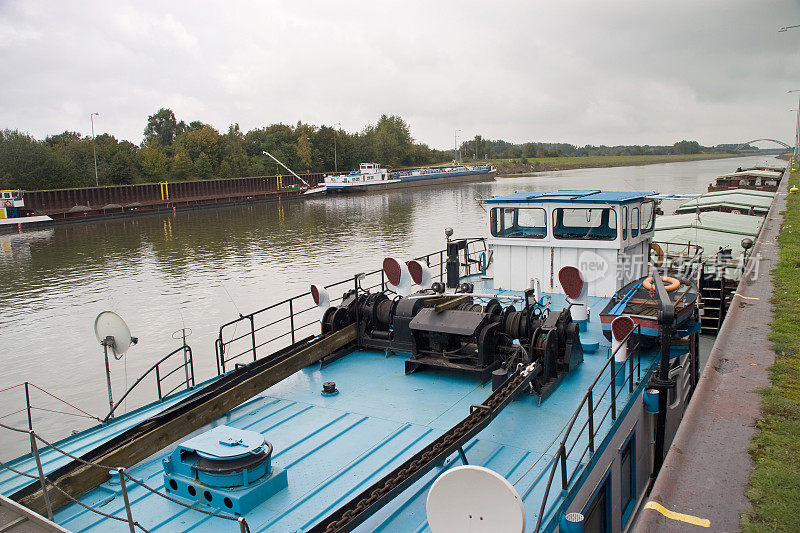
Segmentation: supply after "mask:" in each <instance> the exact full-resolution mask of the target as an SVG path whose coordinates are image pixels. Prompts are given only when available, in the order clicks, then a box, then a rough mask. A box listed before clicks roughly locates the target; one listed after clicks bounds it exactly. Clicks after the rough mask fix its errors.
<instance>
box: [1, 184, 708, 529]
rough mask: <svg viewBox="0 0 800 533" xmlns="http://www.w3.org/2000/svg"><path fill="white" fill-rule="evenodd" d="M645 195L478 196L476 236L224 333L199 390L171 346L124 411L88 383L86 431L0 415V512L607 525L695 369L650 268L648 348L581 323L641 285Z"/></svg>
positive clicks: (112, 333) (140, 519) (621, 519)
mask: <svg viewBox="0 0 800 533" xmlns="http://www.w3.org/2000/svg"><path fill="white" fill-rule="evenodd" d="M650 195H651V193H647V192H640V193H637V192H602V191H558V192H550V193H543V192H536V193H515V194H513V195H509V196H504V197H495V198H491V199H489V200H487V201H486V204H487V207H488V209H489V215H488V217H487V221H486V223H487V225H488V226H489V229H490V234H491V237H489V238H454V237H453V235H454V232H453V230H452V229H450V228H447V229H445V235H446V246H445V248H444V249H442V250H440V251H436V252H433V253H430V254H428V255H425V256H422V257H417V258H415V259H411V260H408V261H406V260H403V259H396V258H384V260H383V264H382V268H381V269H380V270H373V271H368V272H364V273H359V274H355V275H353V276H352V277H350V278H348V279H345V280H342V281H340V282H337V283H332V284H329V285H326V286H322V285H320V284H312V285H311V289H310V290H309V291H307V292H305V293H303V294H301V295H298V296H296V297H293V298H290V299H287V300H284V301H281V302H276V303H274V304H272V305H269V306H267V307H265V308H263V309H261V310H257V311H254V312H252V313H249V314H247V315H239V316H238V317H234V318H233V319H232V320H231V321H230V322H227V323H225V324H223V325H222V326H220V328H219V335H218V338H217V340H216V342H215V349H214V352H215V354H216V362H217V371H218V376H216V377H214V378H212V379H210V380H208V381H205V382H202V383H195V379H194V371H193V369H194V366H193V362H192V351H191V348H189V347H188V346H187V345H185V344H184V346H182V347H180V348H178V349H177V350H175V351H174V352H172V353H171V354H168V355H167V356H165V357H163V358H161V359H159V361H158V362H157V363H155V364H154V365H153V367H152V368H151V369H150V372H148V373H147V374H145V375H144V376H142V378H140V380H138V381H137V382H136V383H135V384H134V385H133V386H132V387H131V389H129V391H130V390H132V389H133V388H134V387H136V386H137V385H138V384H139V383H142V382H143V380H147V381H149V382H151V383H152V382H155V384H156V387H155V388H156V390H157V391H158V401H157V402H154V403H152V404H149V405H145V406H143V407H141V408H140V409H137V410H135V411H132V412H130V413H128V414H125V415H116V414H115V409H116V406H118V405H120V403H121V402H122V400H123V399H124V398H125V397H126V395H127V394H128V392H129V391H126V392H125V393H124V394H123V395H122V396H120V397H119V399H118V400H117V401H116V402H115V401H114V399H113V398H112V393H111V388H110V387H109V404H110V407H109V409H110V410H109V412H108V414H107V415H105V416H104V417H102V418H101V419H100V420H101V423H100V424H98V425H97V426H95V427H93V428H90V429H88V430H85V431H82V432H78V433H76V434H74V435H71V436H68V437H66V438H64V439H62V440H59V441H57V442H49V441H46V440H44V439H43V438H42V437H41V435H40V434H39V433H38V432H37V428H36V427H35V426H34V424H33V422H32V421H31V419H30V418H28V419H27V424H26V423H25V418H24V415H22V422H21V427H19V426H16V427H15V425H13V424H12V423H11V420H13V419H9V418H7V417H4V420H3V422H2V423H0V431H2V432H3V435H4V437H5V438H10V436H11V435H18V436H19V437H21V438H22V439H24V441H25V442H27V444H28V445H29V448H30V453H27V454H24V455H22V456H20V457H18V458H16V459H13V460H10V461H4V462H2V463H0V494H1V495H2V497H3V498H6V500H5V501H4V502H3V507H4V508H9V509H13V510H14V512H16V513H17V514H18V515H20V516H22V515H24V514H25V513H32V512H35V513H38V514H39V515H43V516H38V517H35V518H36V520H37V525H39V527H41V528H42V529H43V530H44V531H64V529H65V528H66V529H67V530H72V531H103V532H106V531H131V532H133V531H136V530H142V531H149V530H152V529H158V530H160V531H187V530H193V531H210V532H220V531H240V532H248V531H250V532H256V531H309V532H328V533H332V532H344V531H365V532H366V531H428V530H430V531H433V532H434V533H440V532H448V531H468V530H480V531H514V532H520V533H522V532H539V531H548V532H549V531H560V532H562V533H566V532H570V531H576V530H584V529H585V530H588V531H593V530H595V529H593V528H594V527H595V526H597V525H601V526H602V525H604V524H605V525H606V526H607V530H608V531H613V532H621V531H624V530H627V529H628V528H629V527H631V525H632V524H633V523H634V522H635V520H636V514H637V510H638V509H639V508H640V506H641V503H642V501H643V499H644V497H645V495H646V494H647V491H648V487H649V482H650V480H651V478H652V477H653V476H654V475H655V474H657V472H658V470H659V468H660V465H661V463H662V460H663V458H664V455H665V452H666V450H667V448H668V447H669V445H670V442H671V441H672V438H673V435H674V434H675V431H676V430H677V428H678V426H679V424H680V421H681V418H682V415H683V412H684V410H685V409H686V407H687V405H688V404H689V401H690V399H691V397H692V393H693V390H694V386H695V384H696V378H697V374H698V371H699V368H698V365H699V362H698V342H697V335H698V331H699V324H697V322H696V315H693V316H691V317H690V318H689V319H688V320H687V321H683V322H682V323H681V324H678V322H677V319H676V309H675V305H674V302H673V300H672V299H671V298H670V296H669V295H668V293H667V290H666V288H665V286H664V284H663V283H662V281H661V277H660V276H659V275H656V276H655V278H654V281H653V291H654V292H653V296H652V299H653V306H654V307H655V308H656V309H657V310H658V313H657V314H658V326H659V330H660V333H661V334H660V336H659V338H658V340H657V342H655V344H653V343H644V342H641V341H642V339H641V337H642V336H641V332H640V328H639V327H638V326H636V325H634V324H633V323H632V322H631V320H630V318H627V317H624V316H623V317H618V318H617V319H616V320H615V321H614V323H613V324H612V339H611V341H610V342H608V341H607V340H606V339H605V337H604V336H603V331H602V325H601V321H600V317H599V315H598V310H599V309H601V308H602V307H603V305H605V303H606V302H607V301H608V299H609V298H610V297H612V296H614V295H617V294H618V293H619V291H620V290H621V289H623V287H624V286H625V285H627V284H628V283H630V282H631V281H635V280H639V279H643V278H644V277H646V276H647V275H648V273H650V274H657V272H656V271H655V269H654V268H653V265H651V264H649V262H648V258H649V245H650V243H651V241H652V235H653V228H654V223H653V222H654V218H655V214H656V209H655V203H654V201H653V200H652V199H651V198H650ZM643 213H644V215H643ZM632 227H636V228H637V231H636V232H635V233H634V232H632V231H628V230H627V229H626V228H632ZM638 228H642V230H641V231H639V230H638ZM543 258H547V259H548V260H542V259H543ZM618 274H619V275H618ZM309 281H313V280H309ZM103 316H105V317H106V318H108V317H110V315H107V314H101V315H100V316H98V319H97V320H96V321H95V324H96V334H97V337H98V340H99V342H100V343H101V345H102V346H103V350H104V351H105V352H106V357H107V359H111V357H110V356H111V355H112V354H113V355H114V356H115V358H116V357H117V356H119V357H123V356H124V354H125V350H126V349H127V348H128V347H129V346H130V345H131V344H132V343H133V338H132V337H131V334H130V333H131V332H130V331H129V330H127V328H126V327H125V326H124V323H122V324H120V323H119V322H116V323H114V322H113V321H112V322H111V323H112V324H114V326H113V327H112V328H111V329H109V330H106V329H103V328H105V324H106V322H105V318H104V319H102V320H101V317H103ZM112 318H113V317H112ZM679 326H680V327H679ZM112 363H113V359H112ZM165 367H166V368H165ZM168 379H172V380H173V381H172V382H171V383H168V382H167V380H168ZM176 380H177V383H176ZM22 385H23V384H20V386H22ZM24 386H25V388H26V390H27V387H28V384H27V383H25V384H24ZM166 391H169V392H166ZM73 408H74V406H73ZM11 409H13V407H9V410H11ZM26 409H27V410H28V411H29V410H30V405H29V404H28V405H26V406H23V407H22V409H21V413H25V412H26ZM4 414H5V413H0V415H4ZM9 500H12V501H13V503H12V502H11V501H9ZM17 504H22V505H23V506H24V508H22V507H19V505H17ZM25 508H26V509H29V510H30V511H25ZM32 517H33V516H32ZM576 528H578V529H576Z"/></svg>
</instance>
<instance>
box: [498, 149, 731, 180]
mask: <svg viewBox="0 0 800 533" xmlns="http://www.w3.org/2000/svg"><path fill="white" fill-rule="evenodd" d="M736 157H746V156H743V155H739V154H678V155H630V156H626V155H620V156H617V155H607V156H606V155H604V156H574V157H537V158H528V159H527V160H526V161H525V162H523V161H521V160H519V159H510V160H509V159H506V160H494V161H490V163H491V164H493V165H494V166H496V167H497V177H513V176H518V175H520V174H531V173H534V172H555V171H559V170H573V169H578V168H608V167H627V166H641V165H654V164H658V163H679V162H683V161H704V160H711V159H732V158H736Z"/></svg>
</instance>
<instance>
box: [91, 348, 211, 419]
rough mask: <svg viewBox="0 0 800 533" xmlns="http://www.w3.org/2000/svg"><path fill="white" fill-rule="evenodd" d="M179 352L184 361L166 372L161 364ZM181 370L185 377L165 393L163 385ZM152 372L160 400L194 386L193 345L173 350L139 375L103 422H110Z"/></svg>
mask: <svg viewBox="0 0 800 533" xmlns="http://www.w3.org/2000/svg"><path fill="white" fill-rule="evenodd" d="M178 353H180V354H183V361H181V362H180V364H178V366H176V367H175V368H173V369H172V370H168V371H167V372H166V373H164V371H162V370H161V365H162V364H164V363H165V362H166V361H167V360H168V359H170V358H171V357H172V356H173V355H175V354H178ZM180 370H183V374H184V379H183V380H182V381H181V382H179V383H178V384H177V385H175V386H174V387H172V388H171V389H170V390H169V391H168V392H167V393H166V394H164V390H163V388H162V385H163V384H164V382H165V381H166V380H167V379H168V378H170V377H171V376H172V375H173V374H175V373H176V372H179V371H180ZM151 372H155V376H156V391H157V392H158V401H161V400H163V399H164V398H168V397H169V396H171V395H172V394H174V393H175V392H176V391H177V390H178V389H180V388H181V387H186V390H189V389H191V388H194V386H195V380H194V362H193V360H192V348H191V346H189V345H188V344H184V345H183V346H181V347H179V348H176V349H174V350H172V351H171V352H170V353H168V354H167V355H165V356H164V357H162V358H161V359H159V360H158V362H156V363H155V364H154V365H153V366H151V367H150V368H149V369H147V371H145V373H144V374H142V375H141V376H139V379H137V380H136V381H135V382H134V383H133V385H131V386H130V387H129V388H128V390H127V391H125V394H123V395H122V397H121V398H120V399H119V400H117V402H116V403H115V404H114V407H112V408H111V410H110V411H109V412H108V414H107V415H106V416H105V418H103V420H102V421H103V422H108V420H110V419H111V418H112V417H113V416H114V411H116V410H117V407H119V406H120V405H122V402H123V401H125V398H127V397H128V394H130V393H131V391H132V390H133V389H135V388H136V386H137V385H139V383H141V382H142V381H143V380H144V378H146V377H147V376H149V375H150V373H151Z"/></svg>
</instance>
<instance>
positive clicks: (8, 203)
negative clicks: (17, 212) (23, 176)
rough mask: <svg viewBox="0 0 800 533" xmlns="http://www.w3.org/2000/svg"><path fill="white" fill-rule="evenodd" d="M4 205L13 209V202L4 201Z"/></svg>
mask: <svg viewBox="0 0 800 533" xmlns="http://www.w3.org/2000/svg"><path fill="white" fill-rule="evenodd" d="M4 205H5V206H6V207H14V201H13V200H6V201H5V202H4Z"/></svg>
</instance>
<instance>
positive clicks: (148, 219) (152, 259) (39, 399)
mask: <svg viewBox="0 0 800 533" xmlns="http://www.w3.org/2000/svg"><path fill="white" fill-rule="evenodd" d="M764 162H765V160H764V158H763V157H758V158H757V157H747V158H736V159H722V160H712V161H698V162H688V163H669V164H660V165H648V166H635V167H620V168H595V169H581V170H568V171H561V172H548V173H543V174H537V175H532V176H522V177H503V178H498V179H497V180H496V181H494V182H486V183H470V184H466V185H463V186H461V187H456V186H441V187H431V188H422V189H415V190H400V191H388V192H382V193H372V194H362V195H357V196H340V197H329V198H315V199H309V200H306V201H287V202H283V203H260V204H255V205H241V206H235V207H226V208H215V209H205V210H196V211H184V212H178V213H176V214H161V215H148V216H142V217H138V218H127V219H118V220H104V221H94V222H88V223H80V224H69V225H60V226H55V227H52V228H47V229H42V230H36V231H25V232H22V233H19V234H11V235H7V234H6V235H0V365H2V372H0V389H5V388H7V387H10V386H12V385H15V384H17V383H20V382H23V381H26V380H27V381H30V382H32V383H34V384H35V385H38V386H40V387H44V388H46V389H47V390H49V391H51V392H52V393H54V394H56V395H58V396H59V397H61V398H63V399H64V400H66V401H68V402H70V403H73V404H75V405H76V406H78V407H80V408H82V409H84V410H85V411H88V412H90V413H92V414H97V415H102V414H104V413H105V412H106V411H107V409H108V407H107V399H106V398H107V396H106V384H105V376H104V371H103V366H104V364H103V351H102V348H101V346H100V345H99V344H98V341H97V340H96V339H95V336H94V332H93V323H94V318H95V316H96V315H97V314H98V313H100V312H101V311H104V310H113V311H115V312H117V313H118V314H119V315H121V316H122V317H123V318H125V320H126V321H127V322H128V324H129V325H130V329H131V332H132V333H133V335H135V336H138V338H139V344H138V345H137V346H134V347H132V348H131V349H130V351H129V352H128V354H127V355H126V356H125V357H124V358H123V359H122V360H120V361H112V376H113V384H114V390H115V392H116V395H117V397H119V395H120V394H121V393H122V391H124V390H125V388H126V384H132V383H133V381H134V380H135V379H136V378H137V377H138V376H139V375H140V374H141V373H142V372H143V371H144V370H146V369H147V368H149V367H150V365H151V364H153V363H154V362H155V361H156V360H158V359H159V358H160V357H161V356H163V355H165V354H167V353H168V352H169V351H171V350H173V349H175V348H177V347H179V346H180V342H179V341H178V340H176V339H174V338H173V332H175V331H176V330H179V329H181V328H184V327H186V328H190V329H191V330H192V334H191V335H190V337H189V338H188V342H189V344H190V345H191V346H192V349H193V353H194V361H195V368H196V373H197V378H198V381H202V380H204V379H207V378H209V377H212V376H214V375H216V364H215V355H214V339H215V338H216V336H217V334H218V331H219V326H220V325H221V324H223V323H224V322H227V321H229V320H232V319H234V318H236V317H237V316H238V314H239V313H249V312H252V311H254V310H257V309H260V308H262V307H265V306H267V305H269V304H271V303H274V302H277V301H279V300H282V299H284V298H286V297H289V296H293V295H296V294H299V293H302V292H305V291H307V290H308V287H309V284H310V283H312V282H316V283H329V282H333V281H338V280H341V279H344V278H346V277H350V276H352V275H353V274H354V273H355V272H359V271H364V270H374V269H378V268H380V265H381V261H382V259H383V258H384V257H385V256H388V255H392V256H397V257H399V258H411V257H412V256H418V255H422V254H424V253H429V252H432V251H435V250H438V249H441V248H443V247H444V243H445V237H444V228H445V227H447V226H451V227H453V228H454V229H455V235H456V236H457V237H459V236H460V237H472V236H485V235H486V234H487V232H488V224H487V222H486V214H485V213H484V211H483V209H482V207H481V206H480V205H479V203H478V202H477V201H476V198H481V197H483V198H486V197H490V196H492V195H502V194H508V193H513V192H515V191H522V190H558V189H618V190H639V191H651V190H652V191H658V192H661V193H675V194H678V193H700V192H703V191H705V190H706V187H707V185H708V184H709V183H710V182H711V181H712V180H713V178H714V177H715V176H717V175H720V174H724V173H727V172H730V171H733V170H734V169H735V168H736V167H737V166H747V165H753V164H763V163H764ZM775 162H777V161H775V160H772V159H771V160H770V163H775ZM334 296H336V295H334ZM151 394H154V391H153V390H152V388H151V389H148V390H147V395H148V398H142V397H141V395H140V397H137V398H135V400H136V401H135V402H133V401H132V402H131V405H129V406H125V408H133V407H134V406H135V404H136V403H138V404H141V403H142V402H144V401H149V400H151V399H154V398H152V397H149V395H151ZM32 396H33V398H32V400H33V402H32V403H33V404H34V405H37V406H41V407H45V408H47V409H56V410H64V411H69V410H70V409H67V408H65V406H63V405H61V406H59V404H57V403H55V402H54V401H53V400H52V399H51V398H49V397H47V396H45V395H44V394H43V393H40V392H38V391H34V393H33V395H32ZM20 407H24V395H23V393H22V389H20V388H16V389H12V390H9V391H5V392H0V416H3V415H6V414H8V413H10V412H12V411H14V410H16V409H18V408H20ZM122 410H124V409H122ZM34 417H35V420H34V423H35V424H36V423H37V422H38V423H39V424H40V425H39V428H41V427H42V426H44V427H46V430H45V431H44V433H45V435H48V434H49V436H51V437H56V436H58V435H63V434H64V433H65V432H68V431H69V430H71V429H77V428H82V427H85V426H86V425H87V423H89V422H90V421H87V420H85V419H80V418H75V417H69V416H62V415H58V414H54V413H50V412H48V411H34ZM4 421H5V422H10V421H13V422H14V423H15V424H20V423H22V422H23V421H24V414H20V413H17V414H16V415H13V416H10V417H7V418H5V419H0V422H4ZM7 438H8V437H7V434H5V432H2V431H0V448H3V447H4V446H3V443H4V442H5V441H6V439H7ZM8 449H10V448H8ZM0 455H5V454H0Z"/></svg>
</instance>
